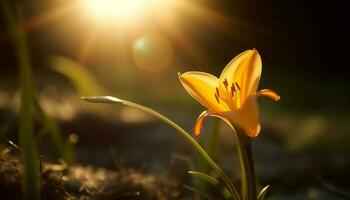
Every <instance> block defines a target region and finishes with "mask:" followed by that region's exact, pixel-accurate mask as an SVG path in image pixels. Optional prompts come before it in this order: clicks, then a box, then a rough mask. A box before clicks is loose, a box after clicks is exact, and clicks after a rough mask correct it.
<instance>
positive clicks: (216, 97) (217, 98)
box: [214, 94, 220, 103]
mask: <svg viewBox="0 0 350 200" xmlns="http://www.w3.org/2000/svg"><path fill="white" fill-rule="evenodd" d="M214 96H215V99H216V101H217V102H218V103H220V100H219V97H218V96H217V94H214Z"/></svg>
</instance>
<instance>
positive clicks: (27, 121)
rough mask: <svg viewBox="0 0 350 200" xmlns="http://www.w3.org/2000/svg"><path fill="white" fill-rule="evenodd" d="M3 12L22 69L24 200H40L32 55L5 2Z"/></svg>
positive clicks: (21, 128)
mask: <svg viewBox="0 0 350 200" xmlns="http://www.w3.org/2000/svg"><path fill="white" fill-rule="evenodd" d="M2 7H3V11H4V13H5V18H6V21H7V24H8V28H9V31H10V33H11V36H12V39H13V42H14V45H15V50H16V54H17V58H18V61H19V63H18V64H19V67H20V90H21V93H20V96H21V97H20V111H19V145H20V148H21V161H22V164H23V167H24V176H23V180H22V190H23V199H33V200H35V199H37V200H39V199H40V192H39V191H40V183H39V168H38V162H37V160H36V158H37V152H36V144H35V141H34V137H33V118H32V112H31V111H32V105H33V102H34V95H33V94H34V90H33V80H32V74H31V67H30V60H29V53H28V48H27V43H26V39H25V36H24V33H23V30H22V29H21V28H20V26H19V25H18V23H17V22H16V19H15V16H14V14H13V13H12V12H11V10H10V7H9V5H8V3H7V2H6V1H4V0H3V1H2Z"/></svg>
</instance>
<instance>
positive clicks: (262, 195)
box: [258, 185, 270, 200]
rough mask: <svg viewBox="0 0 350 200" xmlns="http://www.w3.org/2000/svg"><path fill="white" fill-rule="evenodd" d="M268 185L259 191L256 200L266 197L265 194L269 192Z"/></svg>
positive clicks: (262, 199)
mask: <svg viewBox="0 0 350 200" xmlns="http://www.w3.org/2000/svg"><path fill="white" fill-rule="evenodd" d="M269 187H270V186H269V185H268V186H265V187H264V188H263V189H262V190H261V191H260V194H259V196H258V200H264V199H265V197H266V194H267V191H268V190H269Z"/></svg>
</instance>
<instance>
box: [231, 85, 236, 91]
mask: <svg viewBox="0 0 350 200" xmlns="http://www.w3.org/2000/svg"><path fill="white" fill-rule="evenodd" d="M231 90H232V91H233V92H236V87H235V84H233V83H232V85H231Z"/></svg>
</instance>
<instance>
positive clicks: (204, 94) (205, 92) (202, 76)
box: [179, 71, 227, 111]
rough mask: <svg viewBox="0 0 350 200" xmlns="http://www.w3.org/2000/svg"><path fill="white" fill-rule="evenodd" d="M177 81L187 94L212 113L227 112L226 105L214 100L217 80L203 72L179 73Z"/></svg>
mask: <svg viewBox="0 0 350 200" xmlns="http://www.w3.org/2000/svg"><path fill="white" fill-rule="evenodd" d="M179 79H180V81H181V83H182V85H183V86H184V88H185V89H186V90H187V92H188V93H189V94H190V95H191V96H192V97H193V98H195V99H196V100H197V101H199V102H200V103H201V104H202V105H204V106H205V107H207V108H208V109H209V110H213V111H227V105H226V104H225V103H224V102H223V101H220V100H218V99H216V97H215V94H216V87H217V86H218V78H216V77H215V76H213V75H211V74H208V73H204V72H194V71H193V72H186V73H184V74H180V73H179Z"/></svg>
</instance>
